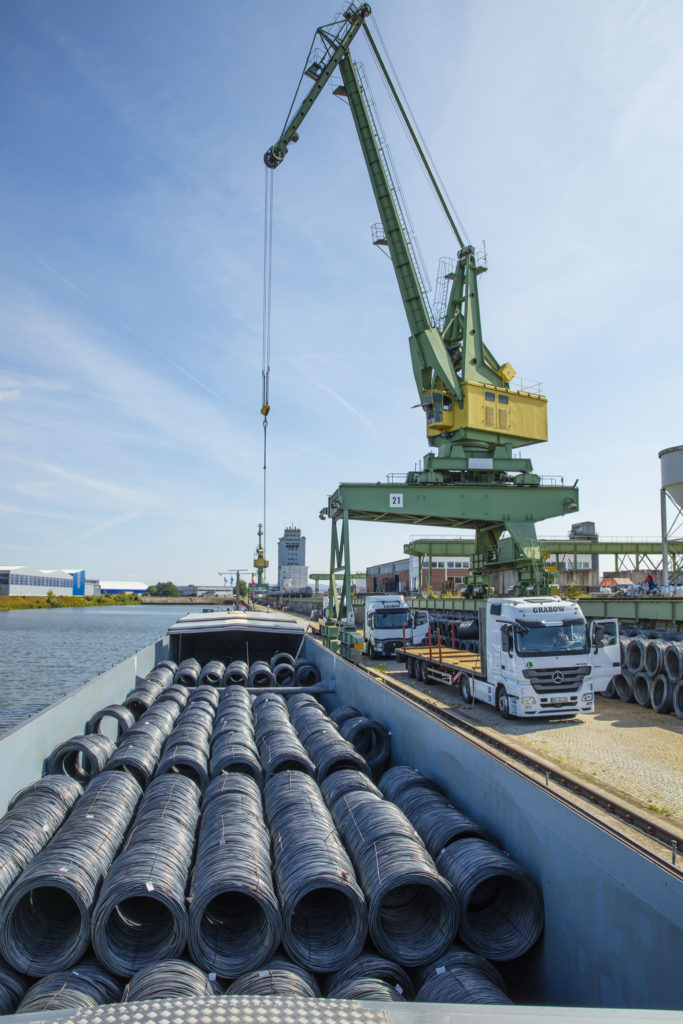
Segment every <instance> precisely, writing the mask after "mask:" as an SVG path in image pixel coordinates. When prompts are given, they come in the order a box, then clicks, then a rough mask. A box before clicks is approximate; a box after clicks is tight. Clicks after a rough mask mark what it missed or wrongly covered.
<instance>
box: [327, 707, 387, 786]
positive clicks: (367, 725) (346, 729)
mask: <svg viewBox="0 0 683 1024" xmlns="http://www.w3.org/2000/svg"><path fill="white" fill-rule="evenodd" d="M339 731H340V732H341V734H342V736H343V737H344V739H346V740H348V741H349V742H350V743H352V744H353V745H354V747H355V748H356V750H357V751H358V753H359V754H361V755H362V756H363V757H364V758H365V761H366V762H367V765H368V767H369V768H370V772H371V774H372V776H373V777H374V778H377V777H378V776H379V775H381V773H382V772H383V771H384V768H385V765H386V763H387V761H388V760H389V757H390V756H391V736H390V735H389V730H388V729H385V728H384V726H383V725H382V724H381V723H380V722H374V721H373V720H372V719H370V718H365V716H363V715H361V716H360V717H359V718H349V719H347V720H346V721H345V722H343V723H342V724H341V726H340V727H339Z"/></svg>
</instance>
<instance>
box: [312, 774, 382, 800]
mask: <svg viewBox="0 0 683 1024" xmlns="http://www.w3.org/2000/svg"><path fill="white" fill-rule="evenodd" d="M356 789H365V790H368V792H370V793H374V794H375V796H380V797H381V795H382V794H381V793H380V791H379V789H378V788H377V786H376V785H375V783H374V782H373V781H372V779H371V778H369V776H367V775H365V773H364V772H359V771H356V770H355V769H354V768H340V769H339V771H336V772H332V773H331V774H330V775H328V776H327V777H326V778H324V779H323V781H322V782H321V783H320V790H321V792H322V795H323V797H324V799H325V803H326V804H327V806H328V807H331V806H332V804H333V803H334V802H335V800H338V799H339V797H340V796H342V795H343V794H344V793H352V792H353V791H354V790H356Z"/></svg>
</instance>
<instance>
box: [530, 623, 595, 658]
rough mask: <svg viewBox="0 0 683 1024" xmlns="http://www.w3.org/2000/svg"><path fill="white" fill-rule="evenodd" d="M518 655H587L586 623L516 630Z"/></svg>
mask: <svg viewBox="0 0 683 1024" xmlns="http://www.w3.org/2000/svg"><path fill="white" fill-rule="evenodd" d="M515 635H516V637H517V653H518V654H535V655H544V654H582V653H583V654H585V653H586V652H587V650H588V634H587V632H586V623H585V622H576V623H571V624H566V625H564V624H563V625H557V626H531V625H530V626H524V627H522V628H521V629H520V627H519V626H518V627H517V628H516V629H515Z"/></svg>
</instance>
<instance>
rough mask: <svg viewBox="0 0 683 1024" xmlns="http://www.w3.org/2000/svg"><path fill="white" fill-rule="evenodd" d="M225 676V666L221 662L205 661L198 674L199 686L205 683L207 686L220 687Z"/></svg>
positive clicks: (215, 660) (216, 660) (214, 660)
mask: <svg viewBox="0 0 683 1024" xmlns="http://www.w3.org/2000/svg"><path fill="white" fill-rule="evenodd" d="M224 675H225V665H224V664H223V662H222V661H218V659H216V658H214V659H212V660H211V661H207V663H206V665H204V667H203V668H202V670H201V672H200V673H199V680H198V682H199V684H200V686H201V685H202V684H203V683H206V685H207V686H220V685H221V682H222V680H223V676H224Z"/></svg>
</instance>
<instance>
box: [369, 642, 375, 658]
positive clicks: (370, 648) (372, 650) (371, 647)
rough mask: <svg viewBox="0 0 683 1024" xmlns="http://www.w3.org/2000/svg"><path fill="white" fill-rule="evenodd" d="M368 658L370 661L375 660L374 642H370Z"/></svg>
mask: <svg viewBox="0 0 683 1024" xmlns="http://www.w3.org/2000/svg"><path fill="white" fill-rule="evenodd" d="M368 658H369V659H370V661H374V660H375V648H374V646H373V645H372V644H368Z"/></svg>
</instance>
